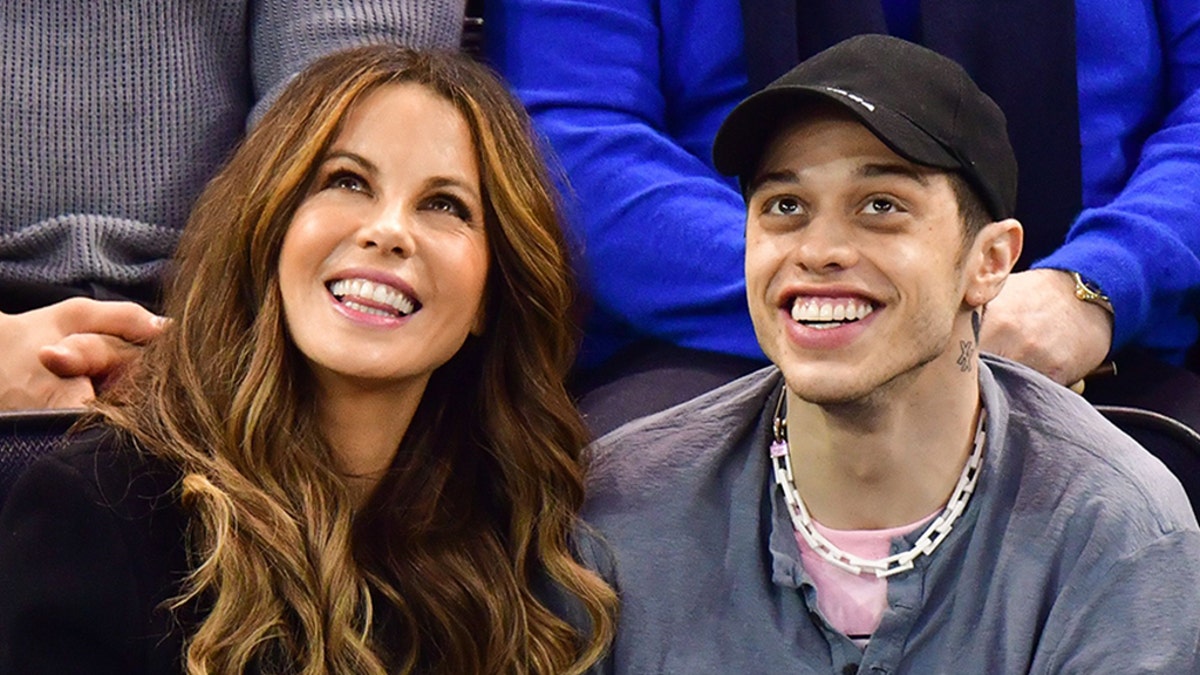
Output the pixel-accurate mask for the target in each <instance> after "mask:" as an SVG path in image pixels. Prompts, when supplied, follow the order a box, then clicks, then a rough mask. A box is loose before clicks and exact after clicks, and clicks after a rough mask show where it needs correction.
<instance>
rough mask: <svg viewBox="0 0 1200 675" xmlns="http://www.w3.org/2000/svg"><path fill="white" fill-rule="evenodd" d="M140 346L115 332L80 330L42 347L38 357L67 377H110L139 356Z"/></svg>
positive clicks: (46, 365)
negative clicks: (104, 333) (114, 334)
mask: <svg viewBox="0 0 1200 675" xmlns="http://www.w3.org/2000/svg"><path fill="white" fill-rule="evenodd" d="M140 351H141V350H140V348H139V347H137V346H135V345H133V344H131V343H129V342H126V341H125V340H122V339H120V338H116V337H113V336H111V335H101V334H98V333H76V334H74V335H68V336H66V337H64V338H63V339H61V340H59V341H58V342H56V343H54V344H52V345H46V346H45V347H42V348H41V349H39V350H38V360H39V361H41V363H42V365H43V366H45V368H46V369H47V370H49V371H50V372H52V373H54V374H55V375H57V376H59V377H63V378H67V377H87V378H92V379H103V378H107V377H109V376H111V375H113V374H115V373H116V372H118V371H120V370H121V369H122V368H124V367H125V366H126V365H128V364H129V363H130V362H131V361H133V360H134V359H135V358H137V355H138V354H139V353H140Z"/></svg>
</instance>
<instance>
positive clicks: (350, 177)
mask: <svg viewBox="0 0 1200 675" xmlns="http://www.w3.org/2000/svg"><path fill="white" fill-rule="evenodd" d="M326 184H327V185H328V187H331V188H334V189H337V190H349V191H351V192H364V193H365V192H369V190H368V187H367V182H366V181H365V180H363V179H362V177H361V176H358V175H356V174H353V173H350V172H349V171H338V172H337V173H334V174H333V175H332V176H330V177H329V181H328V182H327V183H326Z"/></svg>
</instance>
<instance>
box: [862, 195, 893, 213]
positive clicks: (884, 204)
mask: <svg viewBox="0 0 1200 675" xmlns="http://www.w3.org/2000/svg"><path fill="white" fill-rule="evenodd" d="M863 210H864V211H865V212H867V213H870V214H879V215H882V214H885V213H896V212H897V211H899V210H900V209H899V208H898V207H897V206H896V203H895V202H893V201H892V200H890V199H887V198H886V197H875V198H873V199H871V200H870V201H868V202H867V205H866V207H865V208H864V209H863Z"/></svg>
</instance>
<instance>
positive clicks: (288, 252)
mask: <svg viewBox="0 0 1200 675" xmlns="http://www.w3.org/2000/svg"><path fill="white" fill-rule="evenodd" d="M552 195H553V193H552V191H551V189H550V187H549V183H548V180H547V177H546V175H545V170H544V168H543V167H542V164H541V161H540V159H539V157H538V153H537V150H536V148H535V147H534V145H533V143H532V142H531V133H530V130H529V127H528V121H527V119H526V118H525V116H524V114H523V113H522V112H521V111H520V109H519V107H518V106H517V105H515V104H514V103H513V101H512V99H511V98H510V97H509V96H508V94H507V92H506V91H505V90H504V88H503V87H502V86H501V85H500V84H499V83H498V82H497V81H496V80H495V79H494V78H493V77H492V76H491V75H490V74H489V73H488V72H487V71H486V70H485V69H484V68H483V67H482V66H479V65H478V64H475V63H472V62H471V61H469V60H468V59H465V58H464V57H460V56H458V55H452V54H437V53H415V52H411V51H408V50H405V49H402V48H395V47H372V48H364V49H359V50H354V51H351V52H345V53H342V54H337V55H334V56H331V57H327V58H326V59H323V60H321V61H320V62H318V63H316V64H314V65H313V66H312V67H311V68H310V69H309V70H307V71H306V72H304V73H303V74H302V75H300V76H299V77H298V78H297V79H296V80H295V81H294V82H292V83H291V84H290V86H289V87H288V88H287V89H286V91H285V92H284V93H283V94H282V95H281V98H280V99H279V100H278V101H277V102H276V104H275V105H274V106H273V107H272V108H271V110H270V111H269V112H268V113H267V114H266V115H265V116H264V118H263V119H262V121H261V122H260V123H259V124H258V125H257V127H256V128H255V129H254V131H253V132H252V133H251V134H250V135H249V137H248V138H247V139H246V141H245V142H244V144H243V145H242V146H241V147H240V148H239V149H238V151H237V152H236V154H235V155H234V156H233V157H232V158H231V160H230V161H229V163H228V165H227V166H226V167H225V168H224V169H223V170H222V172H221V173H220V174H219V175H218V176H217V177H216V178H215V179H214V180H213V181H212V183H211V184H210V186H209V187H208V189H207V190H206V192H205V193H204V194H203V196H202V197H201V199H200V201H199V203H198V204H197V206H196V208H195V210H194V212H193V215H192V218H191V220H190V221H189V224H188V227H187V230H186V231H185V235H184V237H185V238H184V241H183V242H182V244H181V247H180V250H179V253H178V254H177V268H176V269H177V273H176V277H175V279H174V282H173V284H172V287H171V290H170V292H169V294H168V298H167V303H166V307H167V311H166V314H167V315H168V316H169V317H170V319H171V323H170V325H169V327H168V328H167V330H166V331H165V332H164V334H163V335H162V336H161V337H160V338H159V339H157V340H156V341H155V342H154V343H153V344H152V345H151V346H150V347H149V348H148V349H147V350H146V354H145V356H144V358H143V359H142V361H141V362H140V364H139V365H138V367H137V368H136V369H135V370H134V371H133V372H130V373H128V374H127V375H126V376H125V377H124V378H123V379H122V381H121V382H119V383H118V384H117V386H115V387H114V388H113V389H112V391H111V392H110V393H109V394H108V395H106V396H105V397H104V398H102V400H101V401H100V402H99V403H98V404H97V405H96V414H95V415H94V417H93V420H92V421H93V424H91V425H90V426H89V427H88V428H86V429H85V430H84V431H82V432H80V433H78V434H77V435H76V437H75V438H74V440H73V441H72V443H71V445H70V447H68V448H67V449H66V450H65V451H63V452H59V453H57V454H55V455H53V456H51V457H48V458H45V459H43V460H41V461H39V462H38V463H37V464H35V465H34V467H33V468H31V469H30V470H29V471H28V472H27V473H26V474H25V475H24V476H23V477H22V479H21V481H20V482H19V484H18V486H17V487H16V488H15V489H14V491H13V492H12V494H11V495H10V497H9V500H8V503H7V504H6V505H5V509H4V511H3V514H2V515H0V672H12V673H40V672H54V673H61V672H80V671H85V672H92V673H102V672H113V673H143V672H180V671H181V670H184V671H186V672H188V673H239V672H244V671H247V670H249V671H255V672H272V673H275V672H280V673H282V672H287V673H384V672H421V673H578V672H583V671H585V670H587V669H588V668H589V667H590V666H592V665H593V664H594V663H595V662H597V660H598V659H599V658H600V656H601V655H602V653H603V652H604V650H605V648H606V646H607V643H608V641H609V639H610V637H611V635H612V632H613V623H612V622H613V614H614V606H615V594H614V593H613V591H612V590H611V589H610V588H609V586H608V585H607V584H606V583H605V581H604V580H603V579H602V576H601V575H600V574H597V573H596V572H594V571H591V567H593V566H596V565H600V566H603V558H602V556H600V555H598V554H597V553H596V550H597V547H595V546H594V545H593V543H592V541H591V540H590V539H589V538H588V537H587V536H586V533H585V531H584V530H583V529H582V526H580V525H579V524H578V522H577V519H576V513H577V510H578V508H579V506H580V504H581V501H582V496H583V495H582V469H581V467H580V463H579V457H580V450H581V448H582V446H583V444H584V442H585V432H584V429H583V427H582V424H581V422H580V419H579V417H578V414H577V413H576V412H575V410H574V408H573V406H572V404H571V401H570V399H569V397H568V395H567V393H566V391H565V389H564V386H563V378H564V376H565V373H566V370H567V368H568V367H569V364H570V359H571V357H572V353H573V334H572V330H571V327H570V324H569V321H568V319H567V317H568V316H569V308H570V304H571V302H572V295H571V284H570V276H569V273H568V267H567V261H566V259H565V258H566V253H565V245H564V241H563V237H562V234H561V232H560V230H559V228H558V224H557V217H556V209H555V203H554V199H553V196H552ZM581 560H582V561H584V562H583V563H581V562H580V561H581ZM584 563H590V564H584Z"/></svg>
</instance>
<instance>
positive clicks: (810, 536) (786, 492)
mask: <svg viewBox="0 0 1200 675" xmlns="http://www.w3.org/2000/svg"><path fill="white" fill-rule="evenodd" d="M786 398H787V390H786V385H785V389H784V392H783V393H781V394H780V395H779V403H777V404H776V405H775V423H774V425H773V426H774V428H773V431H774V436H775V439H774V441H773V442H772V443H771V463H772V465H773V466H774V469H775V483H776V484H778V485H779V487H780V488H782V489H783V499H784V501H786V502H787V506H788V514H789V515H790V516H791V517H792V526H793V527H795V528H796V531H797V532H799V533H800V536H802V537H804V541H806V542H807V543H808V545H809V546H811V547H812V549H813V551H815V552H816V553H817V555H819V556H821V557H822V558H824V559H825V560H826V561H828V562H829V563H830V564H832V565H834V566H836V567H839V568H841V569H843V570H846V571H847V572H850V573H851V574H863V573H866V572H870V573H873V574H874V575H875V576H876V577H878V578H880V579H883V578H887V577H890V576H892V575H893V574H899V573H900V572H905V571H908V570H910V569H912V568H913V561H914V560H916V559H917V558H919V557H920V556H921V555H932V554H933V552H934V550H936V549H937V547H938V546H939V545H940V544H941V543H942V541H943V540H944V539H945V538H946V535H948V534H950V530H951V529H952V528H953V527H954V521H956V520H958V517H959V516H960V515H962V512H963V511H964V510H966V508H967V502H969V501H970V499H971V495H972V494H973V493H974V492H975V482H976V481H977V480H978V479H979V466H980V464H981V463H982V460H983V444H984V440H985V437H986V434H985V433H984V431H983V423H984V420H985V419H986V418H987V410H986V409H982V408H981V409H980V410H979V424H978V426H976V427H975V444H974V447H973V448H972V449H971V456H970V457H968V458H967V463H966V466H964V467H963V470H962V475H960V476H959V477H958V484H957V485H955V486H954V493H953V494H951V495H950V501H948V502H946V506H945V508H944V509H942V512H941V513H940V514H938V516H937V517H936V518H934V519H933V522H931V523H929V527H927V528H925V531H924V532H923V533H921V536H920V537H918V538H917V541H916V543H914V544H913V546H912V548H910V549H909V550H907V551H904V552H903V553H897V554H895V555H890V556H888V557H886V558H879V559H877V560H868V559H867V558H861V557H859V556H856V555H854V554H853V553H847V552H846V551H843V550H842V549H840V548H838V547H837V546H835V545H834V544H833V542H831V541H829V539H827V538H826V537H825V535H823V534H821V533H820V532H818V531H817V528H815V527H813V523H812V518H810V517H809V515H808V509H807V508H805V506H804V500H803V499H801V498H800V493H799V492H797V491H796V484H795V483H794V482H793V481H792V461H791V458H790V457H789V453H788V442H787V417H786V411H785V409H784V400H785V399H786Z"/></svg>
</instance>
